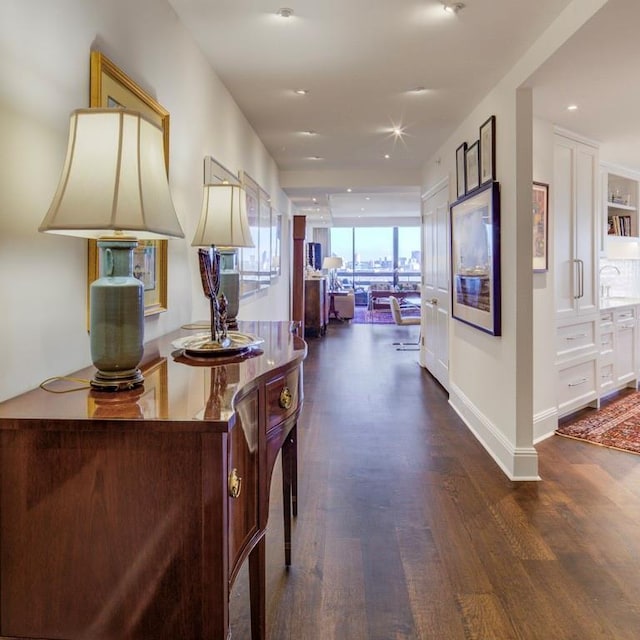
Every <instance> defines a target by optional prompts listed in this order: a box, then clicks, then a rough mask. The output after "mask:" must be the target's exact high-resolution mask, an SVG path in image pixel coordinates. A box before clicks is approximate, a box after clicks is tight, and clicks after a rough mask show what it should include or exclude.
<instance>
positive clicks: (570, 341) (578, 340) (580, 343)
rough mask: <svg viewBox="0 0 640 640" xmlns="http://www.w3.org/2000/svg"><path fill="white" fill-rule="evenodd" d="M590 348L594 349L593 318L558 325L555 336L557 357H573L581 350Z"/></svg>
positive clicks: (594, 327)
mask: <svg viewBox="0 0 640 640" xmlns="http://www.w3.org/2000/svg"><path fill="white" fill-rule="evenodd" d="M590 350H594V351H595V350H596V321H595V320H589V321H586V322H580V323H578V324H569V325H565V326H563V327H558V333H557V338H556V355H557V357H558V358H560V359H563V358H565V359H566V358H569V357H575V356H577V355H580V354H581V353H582V352H588V351H590Z"/></svg>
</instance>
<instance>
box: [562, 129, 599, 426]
mask: <svg viewBox="0 0 640 640" xmlns="http://www.w3.org/2000/svg"><path fill="white" fill-rule="evenodd" d="M599 172H600V169H599V163H598V147H597V146H596V145H595V144H593V143H590V142H589V141H586V140H582V139H579V138H577V137H573V136H572V135H571V134H568V133H567V132H564V131H560V130H556V132H555V135H554V168H553V174H554V179H553V180H554V181H553V190H552V191H553V194H554V201H553V212H554V222H555V235H554V261H553V268H554V273H555V314H556V326H557V334H556V371H557V374H558V398H557V402H558V414H559V415H560V416H562V415H565V414H567V413H571V412H572V411H576V410H577V409H580V408H582V407H584V406H586V405H588V404H592V403H595V404H597V402H598V398H599V395H600V388H601V381H600V377H599V376H600V374H601V372H600V370H599V361H598V357H599V345H598V342H597V340H598V335H599V325H598V321H599V318H598V303H599V295H598V254H599V247H600V217H599V215H598V214H599V210H600V207H599V206H598V205H599V201H598V193H599V179H598V178H599Z"/></svg>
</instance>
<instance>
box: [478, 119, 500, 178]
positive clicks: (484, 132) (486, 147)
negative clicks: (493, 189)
mask: <svg viewBox="0 0 640 640" xmlns="http://www.w3.org/2000/svg"><path fill="white" fill-rule="evenodd" d="M495 179H496V117H495V116H491V117H490V118H489V119H488V120H486V122H485V123H484V124H483V125H482V126H481V127H480V184H486V183H487V182H492V181H493V180H495Z"/></svg>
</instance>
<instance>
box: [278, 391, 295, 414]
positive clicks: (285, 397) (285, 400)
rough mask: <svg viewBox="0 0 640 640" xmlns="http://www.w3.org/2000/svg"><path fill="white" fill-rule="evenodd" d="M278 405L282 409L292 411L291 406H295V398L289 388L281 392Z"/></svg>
mask: <svg viewBox="0 0 640 640" xmlns="http://www.w3.org/2000/svg"><path fill="white" fill-rule="evenodd" d="M278 404H279V405H280V407H281V408H282V409H291V405H292V404H293V396H292V395H291V391H289V387H284V388H283V389H282V391H281V392H280V397H279V398H278Z"/></svg>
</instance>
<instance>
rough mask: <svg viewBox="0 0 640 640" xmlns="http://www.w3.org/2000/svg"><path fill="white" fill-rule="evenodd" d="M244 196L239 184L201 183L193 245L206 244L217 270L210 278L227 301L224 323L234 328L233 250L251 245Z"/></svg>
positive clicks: (237, 278) (236, 276)
mask: <svg viewBox="0 0 640 640" xmlns="http://www.w3.org/2000/svg"><path fill="white" fill-rule="evenodd" d="M246 205H247V197H246V194H245V191H244V189H242V187H241V186H240V185H239V184H233V183H232V182H230V181H229V180H223V181H221V182H220V183H216V184H205V185H204V193H203V197H202V213H201V215H200V220H199V222H198V227H197V229H196V233H195V235H194V237H193V241H192V242H191V246H193V247H209V252H210V258H209V259H210V263H211V265H212V266H213V268H214V269H216V270H217V273H216V274H214V279H217V281H218V282H219V283H220V292H222V293H223V294H224V295H225V297H226V300H227V309H226V314H227V326H228V327H229V328H230V329H236V328H237V326H238V323H237V319H236V316H237V315H238V310H239V307H240V273H239V272H238V269H237V267H236V264H235V257H236V256H235V250H236V248H239V247H253V246H254V244H253V240H252V238H251V230H250V229H249V220H248V218H247V206H246Z"/></svg>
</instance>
